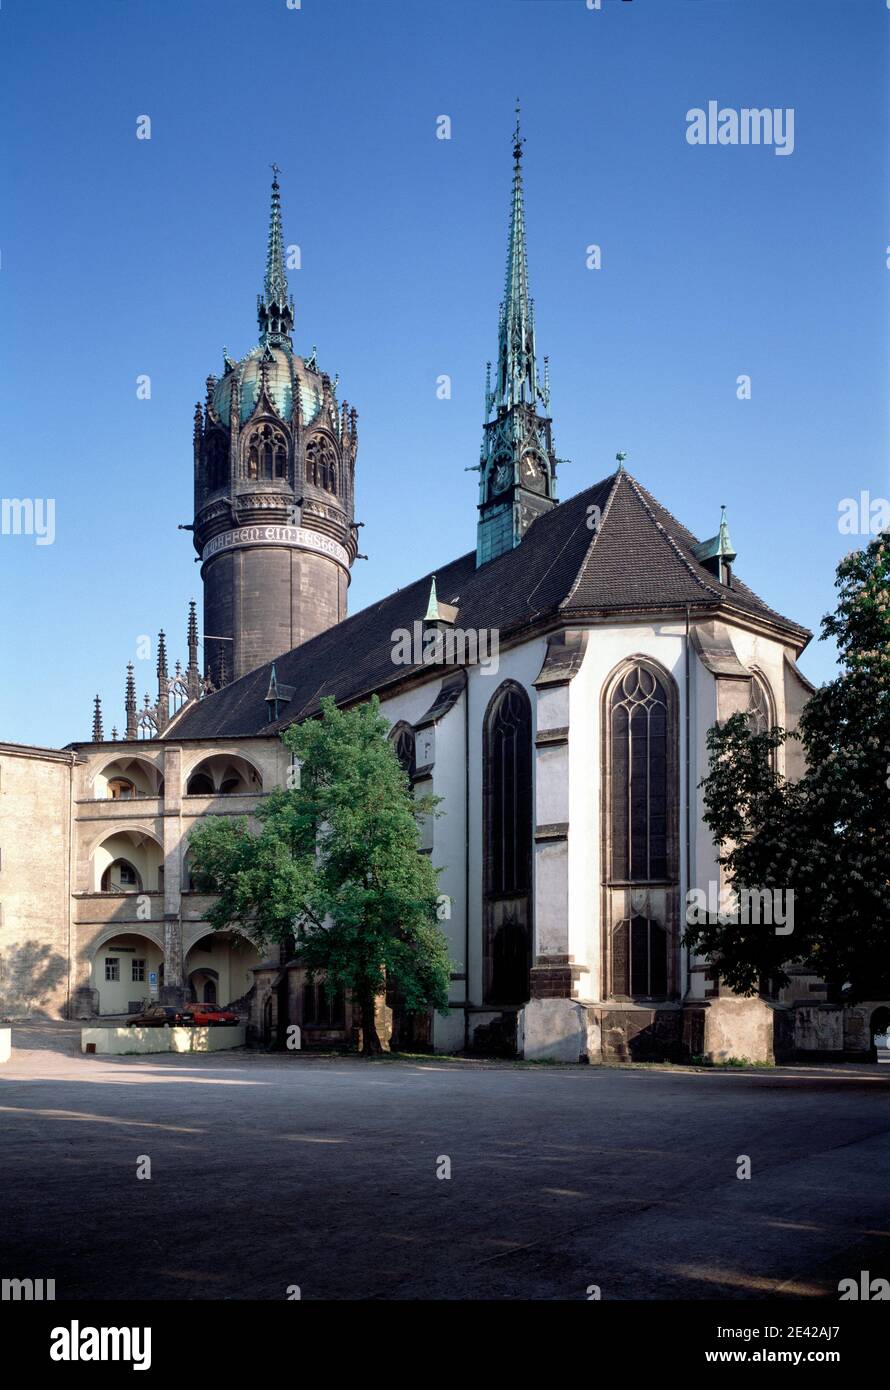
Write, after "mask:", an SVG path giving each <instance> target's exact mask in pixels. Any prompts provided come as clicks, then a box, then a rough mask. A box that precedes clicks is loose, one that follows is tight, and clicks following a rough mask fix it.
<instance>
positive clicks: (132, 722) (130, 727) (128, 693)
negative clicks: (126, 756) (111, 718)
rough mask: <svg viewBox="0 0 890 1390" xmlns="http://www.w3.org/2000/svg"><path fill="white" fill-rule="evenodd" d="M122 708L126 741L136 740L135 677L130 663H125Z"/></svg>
mask: <svg viewBox="0 0 890 1390" xmlns="http://www.w3.org/2000/svg"><path fill="white" fill-rule="evenodd" d="M124 708H125V710H126V716H127V720H126V734H125V737H126V738H128V739H131V738H136V736H137V724H136V677H135V675H134V672H133V663H132V661H128V662H127V684H126V690H125V695H124Z"/></svg>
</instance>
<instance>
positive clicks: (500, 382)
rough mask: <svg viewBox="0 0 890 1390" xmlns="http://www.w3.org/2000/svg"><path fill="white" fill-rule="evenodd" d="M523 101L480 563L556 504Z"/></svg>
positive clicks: (487, 440)
mask: <svg viewBox="0 0 890 1390" xmlns="http://www.w3.org/2000/svg"><path fill="white" fill-rule="evenodd" d="M524 143H525V142H524V140H523V137H522V132H521V129H520V125H519V102H518V101H517V103H516V128H515V130H514V132H513V192H512V196H511V200H510V232H509V237H508V241H507V275H506V281H505V284H504V297H503V300H502V301H501V309H500V318H499V324H498V361H497V369H496V374H495V379H494V383H493V384H492V383H491V381H490V379H489V374H488V372H487V371H486V378H485V424H484V426H483V435H482V455H481V459H480V462H479V464H478V468H479V523H478V527H477V532H476V564H477V565H485V564H487V563H488V562H489V560H496V559H497V557H498V556H499V555H503V554H504V553H505V552H506V551H508V550H512V549H513V548H514V546H517V545H519V543H520V541H521V540H522V537H523V536H524V535H525V533H526V531H527V530H528V528H529V526H531V525H532V523H533V522H534V521H535V519H536V517H538V516H540V515H541V513H542V512H545V511H549V510H550V508H551V507H553V506H555V505H556V466H557V463H558V460H557V457H556V453H555V450H554V448H553V432H552V422H551V419H550V370H549V362H548V359H547V358H545V359H544V373H543V381H541V382H539V380H538V368H537V361H536V357H535V305H534V300H533V299H532V298H531V296H530V294H529V292H528V257H527V254H526V248H525V207H524V203H523V190H522V147H523V144H524Z"/></svg>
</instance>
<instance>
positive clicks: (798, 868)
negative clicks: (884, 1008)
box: [686, 534, 890, 1000]
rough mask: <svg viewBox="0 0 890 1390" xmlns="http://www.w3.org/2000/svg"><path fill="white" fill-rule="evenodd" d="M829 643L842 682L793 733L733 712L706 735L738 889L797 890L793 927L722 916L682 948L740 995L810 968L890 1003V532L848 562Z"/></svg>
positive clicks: (710, 788) (718, 835)
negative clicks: (799, 766)
mask: <svg viewBox="0 0 890 1390" xmlns="http://www.w3.org/2000/svg"><path fill="white" fill-rule="evenodd" d="M835 582H836V588H837V590H838V603H837V607H836V609H835V611H834V612H833V613H830V614H828V615H827V616H826V617H825V618H823V620H822V632H821V637H822V639H823V640H825V639H826V638H829V637H833V638H834V639H835V640H836V642H837V648H838V657H839V666H840V669H839V673H838V675H837V676H836V677H835V679H834V680H832V681H830V682H828V684H826V685H824V686H822V687H821V688H820V689H819V690H817V691H816V692H815V693H814V694H813V695H812V696H811V697H810V699H809V701H808V702H807V704H806V706H805V707H804V710H803V712H802V715H801V718H800V723H799V727H798V730H797V732H796V734H794V735H792V734H789V733H788V732H787V731H786V730H784V729H779V728H777V729H773V730H770V731H769V733H767V734H760V735H757V734H755V733H753V731H752V730H751V727H750V725H749V723H748V721H747V719H746V717H745V716H744V715H734V716H733V717H732V718H731V719H729V720H727V721H726V723H725V724H723V725H722V726H715V727H714V728H712V729H711V730H710V731H709V734H708V752H709V771H708V775H707V777H706V778H705V779H704V781H703V782H702V786H703V787H704V801H705V821H706V823H707V825H708V826H709V828H710V829H711V831H712V833H713V835H714V840H715V843H716V845H717V847H718V852H719V857H720V863H721V864H722V865H723V866H724V868H725V871H726V876H727V878H728V880H729V882H730V883H731V885H732V887H733V888H735V889H736V891H740V890H741V889H742V888H749V889H751V888H767V889H772V890H778V891H779V892H787V891H788V890H793V892H794V930H793V932H792V934H791V935H789V936H782V935H776V934H775V933H774V932H773V931H771V930H770V929H769V928H768V927H764V926H762V925H756V924H754V925H750V926H747V927H745V926H741V925H739V924H738V923H735V922H728V923H725V924H721V923H720V922H718V921H714V920H713V919H712V920H710V921H708V922H707V923H703V924H701V925H696V926H693V927H690V928H688V929H687V932H686V940H687V942H688V943H689V944H690V945H692V946H693V947H694V949H696V950H697V951H699V952H700V953H702V954H706V955H708V956H710V957H711V959H712V961H713V963H714V965H715V967H716V968H717V969H718V970H719V972H720V974H721V975H722V976H723V978H725V979H726V981H727V983H728V984H729V985H730V986H732V987H733V988H736V989H738V990H739V991H741V992H743V993H748V994H750V993H753V992H754V991H755V990H756V989H757V988H758V986H759V984H760V982H761V980H762V979H770V978H771V979H773V980H774V981H775V982H776V983H778V984H785V983H787V982H788V975H787V971H786V969H785V967H786V966H788V965H800V966H803V967H805V968H806V969H808V970H812V971H813V972H814V973H815V974H816V975H818V976H820V977H821V978H822V979H823V980H825V981H826V983H827V984H828V985H829V987H830V988H831V989H832V990H835V991H843V992H844V997H845V998H848V999H851V1000H852V999H874V998H881V997H885V996H886V995H887V993H888V992H890V834H888V822H890V550H888V538H887V536H886V534H882V535H880V536H878V537H877V538H876V539H875V540H873V541H872V542H871V543H870V544H869V545H868V546H867V547H866V548H865V549H864V550H860V551H856V552H854V553H852V554H850V555H848V556H847V557H846V558H845V559H844V560H842V561H841V563H840V565H839V566H838V569H837V577H836V581H835ZM789 737H799V738H800V739H801V741H802V744H803V750H804V753H805V755H806V772H805V773H804V775H803V776H802V777H801V778H800V779H799V780H798V781H797V782H789V781H787V780H785V779H784V778H782V777H781V776H779V775H778V774H777V773H776V772H774V771H773V763H774V758H773V757H772V755H773V753H774V751H775V750H776V749H777V748H779V747H780V746H781V745H782V744H783V743H784V742H785V740H786V739H788V738H789Z"/></svg>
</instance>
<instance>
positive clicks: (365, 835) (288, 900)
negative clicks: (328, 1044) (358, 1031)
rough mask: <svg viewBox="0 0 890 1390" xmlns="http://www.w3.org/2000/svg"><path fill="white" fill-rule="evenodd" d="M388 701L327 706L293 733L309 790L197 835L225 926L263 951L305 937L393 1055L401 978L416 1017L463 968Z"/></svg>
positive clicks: (312, 954)
mask: <svg viewBox="0 0 890 1390" xmlns="http://www.w3.org/2000/svg"><path fill="white" fill-rule="evenodd" d="M388 731H389V725H388V723H387V721H386V719H384V718H383V716H382V715H381V714H380V708H379V702H378V700H377V698H376V697H374V699H372V700H371V702H370V703H369V704H366V705H362V706H360V707H358V708H356V709H352V710H348V711H341V710H338V709H337V707H336V705H335V704H334V702H333V700H324V701H322V706H321V715H320V717H319V718H318V719H313V720H309V721H307V722H306V723H303V724H300V725H295V726H292V727H291V728H290V729H287V730H286V731H285V733H284V734H283V736H282V737H283V740H284V743H285V745H286V746H287V748H288V749H289V750H290V751H291V752H292V753H293V754H294V755H295V757H296V758H297V759H298V761H299V766H300V776H299V785H298V786H295V787H293V788H292V789H285V788H275V789H274V790H273V791H272V792H271V793H270V795H269V796H268V797H267V798H264V800H263V801H262V802H261V803H260V805H259V807H258V809H257V812H256V818H257V820H258V822H259V830H258V833H256V832H255V831H253V830H251V828H250V826H249V824H248V822H247V820H246V818H244V817H239V818H228V817H227V818H221V817H215V818H211V819H208V820H206V821H205V822H204V823H203V824H202V825H199V826H198V827H196V829H195V830H193V831H192V834H191V837H190V854H191V864H192V875H193V878H194V879H195V880H196V882H197V883H198V884H199V886H201V887H202V888H203V889H205V890H206V891H208V892H213V893H215V894H217V895H218V896H217V900H216V902H215V903H214V905H213V907H212V908H211V909H210V912H209V914H208V915H209V919H210V922H211V925H212V926H213V927H214V928H215V929H217V930H219V929H221V928H223V927H230V926H232V925H241V926H242V927H243V928H244V929H245V930H247V931H248V932H249V934H250V935H251V936H252V937H253V938H254V939H255V940H256V941H257V942H258V943H268V942H271V941H283V940H286V939H288V938H289V937H291V936H293V937H294V938H295V946H296V951H297V954H298V955H299V957H300V959H301V961H302V963H303V964H304V965H305V966H306V968H307V970H308V972H309V977H310V978H313V977H314V976H315V975H317V974H319V973H323V975H324V977H325V982H326V988H327V989H329V990H330V991H331V992H333V991H334V990H336V989H345V990H347V991H350V992H351V993H352V994H353V995H355V997H356V998H357V1000H358V1002H359V1004H360V1006H361V1010H362V1030H363V1050H364V1051H365V1052H366V1053H368V1052H372V1051H379V1050H380V1041H379V1038H378V1036H377V1032H376V1028H375V1026H374V1004H375V999H376V998H377V997H378V996H379V995H380V994H382V993H383V992H384V990H385V989H386V986H387V982H388V981H395V982H396V983H397V984H398V988H399V991H400V993H401V995H402V997H403V999H404V1002H405V1007H406V1009H407V1010H408V1011H409V1012H419V1011H422V1010H425V1009H427V1008H430V1007H432V1008H438V1009H444V1008H445V1007H446V1005H447V1001H448V984H449V978H450V965H449V959H448V948H447V943H446V941H445V937H444V935H443V934H442V932H441V930H440V928H439V926H438V924H437V900H438V888H437V882H436V870H435V869H434V868H433V866H432V864H431V863H430V860H429V858H428V856H426V855H423V854H419V853H418V817H420V816H424V815H432V814H434V807H435V801H436V798H433V797H425V798H423V799H417V800H415V797H414V794H413V790H412V788H411V784H410V782H409V780H408V778H407V776H406V775H405V773H404V772H403V771H402V768H401V767H400V765H399V762H398V760H397V758H396V755H395V752H394V749H393V747H392V744H391V743H390V741H389V739H388V737H387V734H388Z"/></svg>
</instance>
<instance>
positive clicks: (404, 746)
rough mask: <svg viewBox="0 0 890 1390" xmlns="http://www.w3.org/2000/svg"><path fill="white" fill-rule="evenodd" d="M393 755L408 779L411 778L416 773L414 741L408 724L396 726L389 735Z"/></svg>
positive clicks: (412, 731) (412, 732)
mask: <svg viewBox="0 0 890 1390" xmlns="http://www.w3.org/2000/svg"><path fill="white" fill-rule="evenodd" d="M389 737H390V739H391V741H392V745H393V748H394V750H395V755H396V757H397V758H398V760H399V766H400V767H401V769H402V771H403V772H405V773H407V774H408V776H409V777H413V776H414V773H415V772H416V771H417V755H416V740H415V737H414V730H413V729H412V727H411V725H410V724H405V723H401V724H396V726H395V728H394V729H393V730H392V732H391V733H390V736H389Z"/></svg>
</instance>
